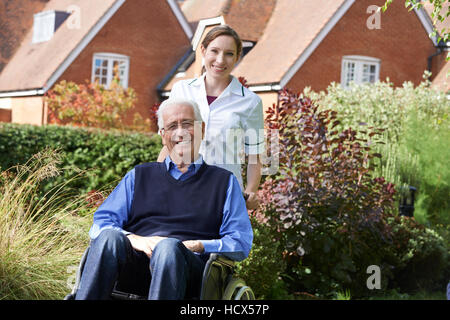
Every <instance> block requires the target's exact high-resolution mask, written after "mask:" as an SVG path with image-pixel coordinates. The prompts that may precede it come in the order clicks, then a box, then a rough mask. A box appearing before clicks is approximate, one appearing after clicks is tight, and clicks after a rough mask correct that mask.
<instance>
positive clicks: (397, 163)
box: [303, 73, 450, 224]
mask: <svg viewBox="0 0 450 320" xmlns="http://www.w3.org/2000/svg"><path fill="white" fill-rule="evenodd" d="M428 77H429V74H427V73H425V74H424V81H423V82H422V83H420V84H419V85H418V86H416V87H414V85H413V84H412V83H410V82H405V83H404V84H403V86H402V87H396V88H394V86H393V84H392V83H390V82H389V80H387V81H386V82H377V83H375V84H365V85H353V86H351V88H350V89H344V88H342V87H341V86H340V85H339V84H337V83H332V84H331V85H330V86H329V87H328V88H327V91H326V92H325V91H323V92H320V93H315V92H312V91H311V90H310V89H306V90H305V91H304V92H303V94H304V95H305V96H309V97H311V98H312V99H313V100H314V101H315V102H316V103H317V104H318V105H319V106H320V108H324V109H332V110H335V111H337V112H338V118H339V121H340V122H341V123H340V124H339V125H337V127H336V128H337V129H338V130H344V129H345V128H347V127H352V128H357V129H358V134H360V135H361V136H362V137H363V138H367V134H364V131H366V128H367V127H369V126H372V127H377V128H383V129H385V131H384V132H383V135H382V136H380V139H381V140H382V141H383V142H384V144H377V145H374V146H372V149H373V150H374V151H375V152H377V153H380V154H382V155H383V158H382V159H380V160H379V159H376V162H377V164H379V166H377V167H376V168H375V170H373V171H372V176H373V177H377V176H383V177H384V178H385V179H386V180H387V181H389V182H391V183H393V184H394V185H395V186H396V188H397V189H398V190H401V189H402V186H404V185H412V186H414V187H416V188H417V193H416V195H417V198H416V199H417V202H416V210H415V217H416V218H417V219H418V220H419V221H421V222H422V223H424V222H426V221H427V218H429V221H430V222H432V223H433V224H436V223H443V224H446V223H448V218H449V214H448V212H449V211H448V196H447V195H448V181H449V174H450V169H449V168H448V165H447V162H448V161H447V160H446V159H448V152H447V151H448V148H447V147H445V146H446V144H448V140H449V137H448V135H449V132H450V131H449V118H448V113H449V109H450V100H449V99H447V96H446V95H445V94H444V93H443V92H439V91H436V90H434V89H433V88H432V87H431V85H430V84H431V83H430V81H429V80H428Z"/></svg>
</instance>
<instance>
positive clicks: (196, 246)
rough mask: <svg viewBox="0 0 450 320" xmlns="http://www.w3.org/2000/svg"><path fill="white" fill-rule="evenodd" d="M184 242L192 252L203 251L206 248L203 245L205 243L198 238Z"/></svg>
mask: <svg viewBox="0 0 450 320" xmlns="http://www.w3.org/2000/svg"><path fill="white" fill-rule="evenodd" d="M183 244H184V246H185V247H186V248H188V249H189V250H191V251H192V252H198V253H202V252H203V251H204V250H205V247H203V243H202V242H201V241H198V240H186V241H183Z"/></svg>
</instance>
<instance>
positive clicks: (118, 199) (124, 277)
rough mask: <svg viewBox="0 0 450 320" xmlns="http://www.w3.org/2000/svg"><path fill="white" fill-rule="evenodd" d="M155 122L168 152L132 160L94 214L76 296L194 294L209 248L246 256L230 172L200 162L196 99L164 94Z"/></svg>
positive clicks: (248, 238) (246, 238) (246, 234)
mask: <svg viewBox="0 0 450 320" xmlns="http://www.w3.org/2000/svg"><path fill="white" fill-rule="evenodd" d="M158 125H159V129H160V133H161V137H162V140H163V144H164V145H165V146H167V148H168V150H169V155H168V156H167V158H166V159H165V161H164V162H162V163H161V162H151V163H145V164H142V165H138V166H136V167H135V168H134V169H132V170H131V171H130V172H128V173H127V174H126V176H125V177H124V178H123V179H122V181H121V182H120V183H119V185H118V186H117V187H116V188H115V189H114V191H113V192H112V193H111V194H110V195H109V196H108V198H107V199H106V200H105V201H104V202H103V204H102V205H101V206H100V207H99V208H98V210H97V211H96V212H95V214H94V223H93V225H92V227H91V230H90V232H89V235H90V237H91V239H92V241H91V247H90V250H89V253H88V256H87V258H86V263H85V267H84V270H83V274H82V277H81V282H80V287H79V290H78V292H77V294H76V297H75V298H76V299H108V298H109V297H110V294H111V292H112V290H113V286H114V283H115V282H116V280H117V279H119V283H120V284H121V287H120V288H117V289H119V290H122V291H131V292H134V293H137V294H140V295H147V294H148V298H149V299H185V298H195V297H198V296H199V292H200V287H201V279H202V273H203V269H204V266H205V263H206V261H207V259H208V256H209V254H210V253H213V252H217V253H221V254H224V255H226V256H228V257H229V258H231V259H234V260H243V259H245V258H246V257H247V256H248V254H249V252H250V248H251V244H252V240H253V232H252V228H251V225H250V221H249V218H248V215H247V210H246V207H245V200H244V198H243V195H242V193H241V189H240V187H239V183H238V181H237V179H236V177H234V176H233V174H231V173H230V172H229V171H226V170H224V169H221V168H219V167H216V166H210V165H208V164H206V163H205V162H204V161H203V159H202V157H201V155H199V153H198V150H199V146H200V142H201V139H202V137H203V133H204V123H203V122H202V120H201V116H200V112H199V109H198V107H197V105H196V103H195V102H192V101H188V100H182V99H176V100H175V99H169V100H166V101H164V102H163V103H162V104H161V106H160V108H159V110H158Z"/></svg>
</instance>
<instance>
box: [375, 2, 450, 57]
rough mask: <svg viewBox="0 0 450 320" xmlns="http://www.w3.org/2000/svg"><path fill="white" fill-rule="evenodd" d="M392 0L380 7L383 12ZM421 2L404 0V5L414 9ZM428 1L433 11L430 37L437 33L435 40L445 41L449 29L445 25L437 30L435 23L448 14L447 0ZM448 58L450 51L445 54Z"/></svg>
mask: <svg viewBox="0 0 450 320" xmlns="http://www.w3.org/2000/svg"><path fill="white" fill-rule="evenodd" d="M392 1H394V0H386V2H385V3H384V5H383V6H382V7H381V9H382V10H383V12H385V11H386V10H387V8H388V6H389V5H390V4H391V3H392ZM423 2H425V1H420V0H405V7H407V8H408V7H409V11H411V10H414V9H420V8H422V7H423ZM428 2H429V3H431V4H432V5H433V12H432V13H431V18H432V20H433V25H434V30H433V32H432V33H431V34H430V37H432V36H436V35H438V40H437V42H438V43H439V42H440V41H442V42H443V43H447V42H448V40H449V35H450V30H449V28H447V27H443V28H442V29H441V30H437V23H438V21H439V22H444V20H446V19H447V18H448V17H449V16H450V5H449V2H450V1H449V0H428ZM449 59H450V53H449V54H448V55H447V60H449Z"/></svg>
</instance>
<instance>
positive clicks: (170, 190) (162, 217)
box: [124, 162, 231, 241]
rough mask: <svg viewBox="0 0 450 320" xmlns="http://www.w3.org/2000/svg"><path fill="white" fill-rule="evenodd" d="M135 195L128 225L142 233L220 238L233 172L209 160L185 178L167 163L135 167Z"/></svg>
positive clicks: (128, 229)
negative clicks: (210, 162)
mask: <svg viewBox="0 0 450 320" xmlns="http://www.w3.org/2000/svg"><path fill="white" fill-rule="evenodd" d="M135 173H136V174H135V184H134V197H133V203H132V207H131V212H130V215H129V217H128V222H127V224H126V225H125V226H124V229H125V230H127V231H130V232H132V233H134V234H137V235H140V236H163V237H171V238H176V239H179V240H182V241H184V240H209V239H219V238H220V236H219V230H220V226H221V224H222V216H223V207H224V203H225V199H226V192H227V189H228V182H229V178H230V174H231V172H229V171H227V170H225V169H222V168H219V167H216V166H210V165H207V164H206V163H203V165H202V166H201V167H200V168H199V169H198V171H197V173H196V174H195V175H193V176H192V177H189V178H188V179H187V180H185V181H180V180H176V179H175V178H173V177H172V176H171V175H170V173H169V172H168V171H167V168H166V165H165V163H158V162H151V163H145V164H142V165H139V166H136V167H135Z"/></svg>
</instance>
